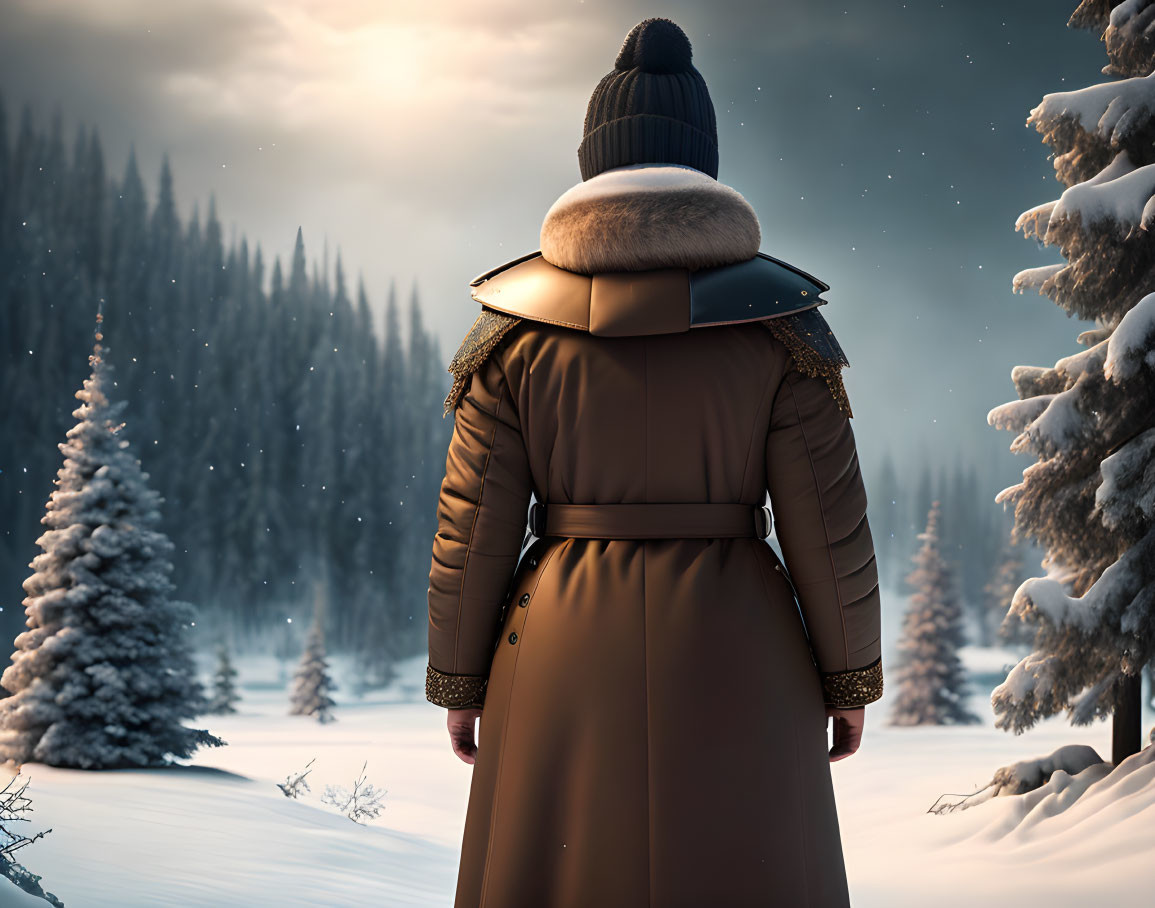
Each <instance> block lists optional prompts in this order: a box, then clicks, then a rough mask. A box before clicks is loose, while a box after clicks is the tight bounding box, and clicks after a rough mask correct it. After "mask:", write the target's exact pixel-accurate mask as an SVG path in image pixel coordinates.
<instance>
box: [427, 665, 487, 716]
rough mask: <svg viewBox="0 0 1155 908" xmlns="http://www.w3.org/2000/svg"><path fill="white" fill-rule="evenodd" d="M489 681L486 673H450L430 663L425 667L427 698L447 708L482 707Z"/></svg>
mask: <svg viewBox="0 0 1155 908" xmlns="http://www.w3.org/2000/svg"><path fill="white" fill-rule="evenodd" d="M488 682H489V679H488V678H487V677H485V676H484V675H450V674H447V673H445V672H439V671H438V670H437V669H435V668H434V667H433V666H432V665H429V666H426V668H425V699H426V700H428V701H429V702H430V703H435V704H437V705H438V706H444V707H446V708H447V709H467V708H470V707H474V708H478V709H480V708H481V706H482V704H483V703H484V702H485V686H486V684H487V683H488Z"/></svg>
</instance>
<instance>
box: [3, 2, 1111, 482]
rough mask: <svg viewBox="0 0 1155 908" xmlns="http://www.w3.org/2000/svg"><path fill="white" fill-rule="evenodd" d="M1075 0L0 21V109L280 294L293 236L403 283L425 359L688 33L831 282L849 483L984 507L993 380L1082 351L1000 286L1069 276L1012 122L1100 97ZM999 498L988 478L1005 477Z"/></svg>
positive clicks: (167, 12)
mask: <svg viewBox="0 0 1155 908" xmlns="http://www.w3.org/2000/svg"><path fill="white" fill-rule="evenodd" d="M1076 5H1077V3H1076V0H1067V2H1053V0H1052V2H1044V0H1016V2H1014V3H1007V2H989V0H942V2H939V0H934V2H923V0H906V2H900V0H857V2H854V3H851V2H849V0H843V2H839V3H834V2H828V0H808V2H806V3H797V2H794V3H784V2H775V0H711V2H710V3H708V4H707V3H704V2H701V0H699V2H688V0H671V2H665V3H653V2H640V0H612V2H611V0H566V2H554V0H517V2H513V0H484V2H477V0H452V2H440V0H424V2H389V0H376V2H368V0H195V2H194V0H166V2H164V3H159V4H158V3H155V2H149V0H101V2H99V3H94V2H91V0H0V93H2V94H3V97H4V99H5V101H6V103H7V105H8V107H9V110H10V111H11V118H12V120H13V121H15V119H16V116H15V115H16V112H17V111H18V110H19V108H20V107H22V106H23V105H24V104H25V103H27V104H29V105H31V107H32V110H33V113H34V117H35V118H36V120H37V122H41V123H43V122H46V121H47V120H48V118H49V117H50V116H51V114H52V112H53V111H59V112H60V113H61V115H62V117H63V122H64V126H65V131H66V132H65V135H66V138H70V137H71V136H73V135H74V134H75V130H76V128H77V127H78V126H79V125H80V124H86V125H88V126H89V127H95V128H96V129H98V130H99V133H100V137H101V140H102V143H103V145H104V149H105V156H106V157H105V159H106V163H107V166H108V167H109V169H110V171H111V172H112V173H113V174H115V175H116V176H118V177H119V175H120V173H121V172H122V170H123V165H124V162H125V160H126V159H127V154H128V149H129V147H130V145H131V146H132V147H133V148H135V151H136V154H137V158H138V161H139V163H140V166H141V170H142V173H143V175H144V177H145V180H146V185H147V186H148V188H149V193H150V199H151V198H155V191H156V186H157V182H158V181H157V177H158V174H159V170H160V162H161V159H162V156H163V155H164V154H166V153H167V154H168V155H169V158H170V160H171V162H172V167H173V171H174V176H175V185H176V193H177V201H178V209H179V211H180V213H181V215H182V216H183V217H185V218H187V217H188V216H189V214H190V213H191V212H192V210H193V208H194V206H196V207H198V208H199V211H200V213H201V216H202V218H203V215H204V213H205V211H206V209H207V203H208V198H209V196H210V194H213V195H215V197H216V202H217V209H218V213H219V216H220V218H221V220H222V222H223V224H224V226H225V230H226V237H230V236H238V237H239V236H240V235H244V236H246V237H247V238H248V240H249V243H250V246H252V245H253V244H255V243H259V244H260V246H261V248H262V250H263V252H264V255H265V260H266V264H267V265H268V268H269V270H270V271H271V265H272V259H273V257H274V256H279V257H280V258H281V260H282V262H285V261H286V260H287V258H288V256H289V255H290V253H291V251H292V244H293V240H294V237H295V235H296V231H297V228H298V227H300V228H301V229H302V232H303V237H304V241H305V245H306V253H307V255H308V256H309V258H310V260H311V261H321V259H322V255H323V251H324V249H325V248H326V247H327V248H328V250H329V256H330V261H332V260H333V259H334V258H335V256H336V254H337V253H338V251H339V252H340V255H341V257H342V260H343V263H344V266H345V271H346V276H347V277H348V278H350V279H351V280H353V281H355V280H356V279H357V278H358V276H362V277H363V278H364V281H365V284H366V287H367V290H368V293H369V296H370V300H371V302H372V304H373V305H374V307H375V309H376V310H377V312H378V313H380V311H381V310H382V309H383V307H384V303H385V299H386V295H387V292H388V288H389V286H390V283H391V282H395V284H396V287H397V288H398V292H399V294H400V298H401V300H402V302H404V301H405V300H406V299H407V298H408V295H409V293H410V292H411V288H412V287H413V286H414V284H416V285H417V286H418V287H419V291H420V298H421V300H422V303H423V305H424V307H425V311H426V314H427V317H428V318H429V319H430V320H431V321H432V323H433V327H434V328H435V330H436V332H437V335H438V337H439V339H440V342H441V350H442V354H443V358H444V359H445V360H446V362H448V359H449V357H450V356H451V355H452V353H453V351H454V350H455V349H456V348H457V345H458V343H459V342H460V340H461V338H462V336H463V335H464V334H465V332H466V331H467V330H468V328H469V326H470V325H471V324H472V322H473V319H474V318H475V316H476V314H477V311H478V310H477V304H476V303H474V302H473V301H472V300H471V299H470V297H469V291H468V287H467V285H468V282H469V280H470V279H471V278H472V277H474V275H476V274H478V273H480V272H482V271H485V270H487V269H489V268H491V267H494V266H495V265H498V264H500V263H502V262H504V261H507V260H510V259H513V258H515V257H517V256H520V255H522V254H524V253H526V252H531V251H533V250H535V249H537V248H538V238H539V231H540V228H541V221H542V218H543V216H544V214H545V212H546V210H547V209H548V208H549V206H550V205H551V204H552V203H553V201H554V199H556V198H557V197H558V196H559V195H560V194H561V193H562V192H564V191H565V190H566V189H568V188H569V187H570V186H572V185H573V184H575V183H577V182H580V180H581V176H580V173H579V171H578V164H577V155H576V150H577V146H578V143H579V142H580V140H581V131H582V121H583V117H584V115H585V108H586V104H587V102H588V99H589V95H590V92H591V91H592V89H593V88H594V86H595V85H596V84H597V82H598V80H599V79H600V78H601V76H602V75H604V74H605V73H606V72H608V71H609V70H610V69H611V68H612V66H613V61H614V58H615V56H616V54H617V51H618V48H619V47H620V45H621V42H622V39H623V38H624V37H625V35H626V33H627V32H628V31H629V29H630V28H631V27H632V26H633V25H634V24H635V23H636V22H637V21H639V20H640V19H643V18H645V17H647V16H658V15H660V16H667V17H669V18H671V19H673V20H674V21H675V22H677V23H678V24H679V25H680V26H681V27H682V28H683V29H684V30H685V31H686V33H687V34H688V36H689V38H690V41H691V44H692V46H693V50H694V63H695V65H696V67H697V68H698V70H699V71H700V72H701V73H702V75H703V77H704V78H705V81H706V84H707V86H708V87H709V90H710V94H711V97H712V99H713V103H714V107H715V110H716V112H717V117H718V136H719V148H720V161H721V163H720V168H719V175H718V178H719V180H720V181H721V182H723V183H727V184H729V185H730V186H733V187H734V188H735V189H737V190H738V191H739V192H741V193H742V194H743V195H744V196H745V197H746V199H747V200H748V201H749V202H750V203H751V204H752V205H753V206H754V209H755V211H756V212H757V213H758V216H759V219H760V222H761V226H762V250H763V251H765V252H768V253H770V254H772V255H774V256H777V257H779V258H783V259H785V260H787V261H789V262H792V263H793V264H795V265H797V266H799V267H801V268H803V269H804V270H806V271H809V272H810V273H812V274H814V275H816V276H817V277H819V278H821V279H822V280H824V281H825V282H826V283H828V284H830V285H831V290H830V291H829V292H828V293H826V294H824V296H825V298H826V299H828V300H829V305H828V306H827V307H826V308H825V309H824V310H823V311H824V314H825V315H826V317H827V320H828V321H829V322H830V324H831V326H832V328H833V329H834V331H835V333H836V335H837V336H838V338H839V340H840V341H841V343H842V346H843V347H844V348H845V350H846V352H847V354H848V356H849V359H850V362H851V366H850V368H849V369H848V370H847V372H846V384H847V388H848V390H849V393H850V397H851V401H852V404H853V407H854V412H855V418H854V420H853V426H854V430H855V435H856V438H857V439H858V443H859V449H860V456H861V460H862V464H863V468H864V470H866V471H867V474H868V476H869V475H870V473H871V472H872V471H873V470H874V469H876V468H877V467H878V465H879V464H880V462H881V459H882V457H883V456H885V455H886V454H887V453H889V454H890V455H891V456H893V457H894V458H895V459H896V461H897V462H898V464H899V467H900V471H905V470H910V469H917V468H919V467H920V466H921V464H922V463H923V462H925V461H926V460H927V459H928V458H929V459H930V460H931V461H932V462H933V463H936V464H943V465H950V464H953V463H954V462H956V460H962V461H969V462H973V463H976V464H977V465H978V466H979V468H980V469H981V470H984V471H985V477H986V479H985V482H986V484H987V485H986V486H984V490H983V491H984V494H987V493H988V492H989V493H990V495H991V496H992V497H993V494H994V493H995V492H997V491H998V489H1000V488H1002V487H1003V486H1005V485H1009V484H1011V483H1013V482H1014V481H1016V480H1017V477H1018V471H1020V470H1021V469H1023V468H1024V467H1026V466H1027V465H1028V463H1029V461H1027V460H1025V459H1023V458H1018V459H1012V458H1011V456H1010V455H1009V454H1007V453H1006V448H1007V446H1008V445H1009V443H1010V441H1011V439H1012V436H1011V435H1010V433H1003V432H997V431H996V430H995V429H993V428H990V427H989V426H987V424H986V413H987V411H988V410H990V408H991V407H993V406H996V405H998V404H1000V403H1003V402H1004V401H1006V400H1008V399H1012V398H1013V397H1014V396H1015V395H1014V390H1013V387H1012V385H1011V382H1010V370H1011V368H1012V366H1014V365H1015V364H1018V363H1029V364H1034V365H1050V364H1052V363H1053V362H1054V361H1055V360H1056V359H1058V358H1060V357H1061V356H1064V355H1067V354H1069V353H1071V352H1073V351H1075V350H1077V349H1079V348H1078V347H1077V345H1076V344H1075V341H1074V338H1075V336H1076V335H1077V334H1078V333H1079V331H1080V330H1082V329H1083V328H1084V327H1086V326H1085V325H1084V324H1082V323H1079V322H1076V321H1072V320H1070V319H1068V318H1067V317H1066V316H1065V315H1064V314H1063V313H1062V312H1061V311H1060V310H1059V309H1058V307H1056V306H1055V305H1054V304H1053V303H1051V302H1050V301H1049V300H1047V299H1046V298H1044V297H1040V296H1037V295H1035V294H1033V293H1032V294H1029V295H1025V296H1020V295H1014V294H1012V293H1011V279H1012V277H1013V275H1014V274H1015V273H1016V272H1017V271H1019V270H1021V269H1024V268H1028V267H1033V266H1036V265H1041V264H1046V263H1050V262H1057V261H1060V257H1059V254H1058V252H1057V250H1054V249H1044V248H1042V247H1040V246H1039V245H1038V244H1037V243H1036V242H1035V241H1033V240H1032V241H1028V240H1026V239H1024V238H1023V237H1022V236H1021V235H1017V234H1015V232H1014V222H1015V219H1016V217H1017V216H1018V214H1019V213H1020V212H1021V211H1024V210H1026V209H1028V208H1031V207H1034V206H1035V205H1037V204H1039V203H1042V202H1045V201H1048V200H1050V199H1054V198H1057V197H1058V195H1059V194H1060V193H1061V191H1062V186H1061V185H1060V184H1059V183H1058V182H1057V181H1056V180H1055V178H1054V174H1053V169H1052V167H1051V164H1050V162H1049V159H1048V149H1047V148H1046V147H1045V146H1044V145H1042V144H1041V142H1040V141H1039V136H1038V134H1037V133H1036V132H1035V131H1034V130H1033V129H1030V128H1027V127H1026V126H1025V121H1026V118H1027V116H1028V114H1029V112H1030V110H1031V108H1032V107H1034V106H1035V105H1036V104H1038V103H1039V101H1040V100H1041V99H1042V96H1043V95H1044V94H1046V93H1048V92H1055V91H1064V90H1069V89H1073V88H1079V87H1083V86H1085V85H1089V84H1092V83H1094V82H1099V81H1103V80H1105V79H1107V78H1108V77H1106V76H1103V75H1102V74H1101V73H1100V68H1101V67H1102V66H1103V65H1104V64H1105V63H1106V56H1105V54H1104V52H1103V47H1102V44H1101V43H1100V42H1099V40H1098V39H1097V36H1096V35H1095V34H1093V33H1091V32H1085V31H1077V30H1074V29H1068V28H1067V27H1066V20H1067V18H1068V16H1069V14H1070V13H1071V11H1072V10H1073V9H1074V7H1075V6H1076ZM1004 480H1005V481H1004Z"/></svg>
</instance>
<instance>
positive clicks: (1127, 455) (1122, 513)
mask: <svg viewBox="0 0 1155 908" xmlns="http://www.w3.org/2000/svg"><path fill="white" fill-rule="evenodd" d="M1152 464H1155V429H1148V430H1147V431H1146V432H1141V433H1140V434H1139V435H1137V436H1136V437H1135V438H1132V439H1131V440H1130V441H1128V442H1127V443H1126V444H1124V445H1121V446H1120V447H1119V448H1118V450H1116V451H1115V453H1113V454H1112V455H1110V456H1109V457H1107V458H1106V459H1104V460H1103V462H1102V463H1101V464H1100V465H1099V470H1100V472H1101V473H1102V474H1103V482H1102V483H1101V484H1100V486H1099V488H1098V489H1096V490H1095V511H1096V513H1098V514H1099V515H1100V516H1101V517H1102V518H1103V524H1104V525H1105V526H1107V527H1108V528H1110V529H1112V530H1122V531H1127V530H1130V531H1131V532H1130V533H1128V535H1132V534H1133V532H1134V530H1135V529H1137V528H1140V527H1143V526H1146V525H1148V524H1150V523H1151V522H1152V521H1153V520H1155V476H1153V475H1151V474H1152V471H1153V467H1152Z"/></svg>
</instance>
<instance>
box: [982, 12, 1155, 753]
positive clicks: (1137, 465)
mask: <svg viewBox="0 0 1155 908" xmlns="http://www.w3.org/2000/svg"><path fill="white" fill-rule="evenodd" d="M1151 13H1152V4H1151V3H1150V2H1149V0H1128V2H1125V3H1118V4H1117V3H1114V2H1104V0H1084V2H1083V3H1082V4H1080V6H1079V7H1078V9H1077V10H1076V11H1075V13H1074V14H1073V15H1072V17H1071V20H1070V22H1069V24H1070V25H1073V26H1076V27H1082V28H1089V29H1093V30H1095V31H1097V32H1099V33H1100V34H1101V35H1102V37H1103V39H1104V41H1105V43H1106V48H1107V56H1108V59H1109V63H1108V65H1107V66H1106V67H1105V68H1104V72H1105V73H1107V74H1110V75H1115V76H1121V77H1123V78H1121V79H1117V80H1114V81H1108V82H1103V83H1100V84H1097V85H1092V86H1090V87H1087V88H1082V89H1078V90H1075V91H1064V92H1057V93H1054V94H1048V95H1046V96H1045V97H1044V98H1043V100H1042V102H1041V103H1040V104H1039V105H1038V106H1037V107H1035V108H1034V109H1033V110H1032V111H1031V114H1030V117H1029V118H1028V120H1027V123H1028V124H1030V125H1033V126H1034V127H1035V128H1036V129H1037V130H1038V131H1039V132H1040V133H1041V134H1042V136H1043V142H1044V143H1046V144H1047V145H1049V146H1050V147H1051V149H1052V151H1053V159H1054V165H1055V172H1056V175H1057V177H1058V179H1059V181H1060V182H1061V183H1062V184H1063V185H1064V186H1065V187H1067V188H1066V189H1065V190H1064V192H1063V193H1062V195H1061V197H1060V198H1058V199H1057V200H1054V201H1050V202H1046V203H1044V204H1042V205H1039V206H1037V207H1035V208H1032V209H1030V210H1029V211H1026V212H1024V213H1023V214H1022V215H1020V216H1019V219H1018V221H1017V224H1016V227H1017V228H1018V229H1019V230H1021V231H1022V232H1023V233H1024V234H1025V235H1026V236H1028V237H1034V238H1037V239H1038V240H1040V241H1042V242H1043V243H1045V244H1047V245H1052V246H1057V247H1058V249H1059V251H1060V252H1061V253H1062V255H1063V257H1064V258H1065V259H1066V261H1064V262H1061V263H1059V264H1055V265H1046V266H1043V267H1041V268H1031V269H1028V270H1026V271H1023V272H1020V273H1019V274H1018V275H1016V276H1015V279H1014V288H1015V289H1016V290H1019V291H1023V290H1026V289H1028V288H1034V289H1037V290H1038V291H1039V292H1040V293H1042V294H1045V295H1046V296H1048V297H1050V298H1051V299H1052V300H1053V301H1054V302H1055V303H1057V304H1058V305H1059V306H1061V307H1062V308H1063V309H1064V310H1065V311H1066V312H1067V313H1068V314H1070V315H1077V316H1079V317H1080V318H1084V319H1093V320H1094V322H1095V327H1094V328H1092V329H1090V330H1087V331H1084V332H1083V333H1082V334H1080V335H1079V337H1078V341H1079V343H1081V344H1083V345H1084V346H1085V347H1086V348H1087V349H1085V350H1083V351H1081V352H1078V353H1074V354H1072V355H1070V356H1067V357H1064V358H1063V359H1060V360H1059V361H1058V362H1057V363H1056V364H1055V365H1054V366H1052V367H1050V368H1040V367H1031V366H1017V367H1015V369H1014V370H1013V371H1012V373H1011V378H1012V380H1013V382H1014V384H1015V389H1016V391H1017V392H1018V394H1019V398H1020V399H1019V400H1017V401H1013V402H1011V403H1009V404H1004V405H1003V406H1001V407H997V408H995V409H994V410H992V411H991V413H990V414H989V416H988V422H989V423H990V424H991V425H993V426H996V427H998V428H1004V429H1010V430H1012V431H1014V432H1016V433H1017V437H1016V438H1015V440H1014V442H1013V443H1012V445H1011V450H1012V451H1016V452H1020V451H1021V452H1027V453H1029V454H1031V455H1033V456H1034V457H1035V459H1036V463H1034V464H1032V465H1031V466H1030V467H1028V468H1027V469H1026V470H1024V472H1023V479H1022V482H1020V483H1019V484H1017V485H1015V486H1012V487H1010V488H1008V489H1006V490H1004V491H1003V492H1001V493H1000V494H999V496H998V499H997V500H998V501H1009V502H1012V503H1013V504H1014V510H1015V522H1016V526H1017V527H1018V529H1019V530H1020V531H1021V533H1022V534H1023V535H1025V536H1027V537H1030V538H1033V539H1035V540H1037V541H1038V542H1039V543H1040V545H1041V546H1042V547H1044V548H1045V549H1046V556H1045V558H1044V560H1043V567H1044V568H1045V569H1046V572H1047V573H1046V576H1045V577H1036V578H1032V579H1029V580H1027V581H1026V582H1025V583H1023V584H1022V585H1021V586H1020V587H1019V589H1018V592H1017V593H1016V595H1015V597H1014V600H1013V602H1012V603H1011V609H1010V610H1011V613H1012V614H1015V615H1017V616H1019V617H1021V618H1022V619H1023V620H1024V621H1027V622H1029V623H1030V624H1031V625H1032V626H1033V627H1034V628H1035V640H1034V649H1033V652H1031V653H1030V654H1029V655H1028V656H1026V657H1024V658H1023V659H1022V661H1020V662H1019V663H1018V665H1016V666H1015V667H1014V669H1013V670H1012V671H1011V672H1010V674H1009V675H1008V677H1007V679H1006V681H1005V682H1004V683H1003V684H1002V685H1001V686H1000V687H998V688H997V689H996V690H995V691H994V693H993V696H992V704H993V706H994V709H995V712H996V713H997V714H998V721H997V724H998V725H999V727H1000V728H1009V729H1012V730H1013V731H1014V732H1016V733H1019V732H1022V731H1024V730H1025V729H1027V728H1030V727H1031V726H1032V725H1034V724H1035V722H1037V721H1038V720H1039V719H1040V718H1042V717H1044V716H1049V715H1053V714H1055V713H1057V712H1059V711H1061V710H1064V709H1065V710H1067V715H1068V717H1069V719H1070V721H1071V722H1072V723H1073V724H1075V725H1085V724H1089V723H1090V722H1092V721H1093V720H1095V719H1096V718H1106V717H1107V716H1111V715H1113V716H1114V724H1113V729H1112V733H1113V735H1112V760H1113V761H1114V762H1116V763H1118V762H1119V761H1120V760H1122V759H1124V758H1125V757H1127V756H1128V755H1130V754H1132V753H1135V752H1136V751H1137V750H1138V749H1139V748H1140V746H1141V741H1140V702H1139V700H1140V672H1141V670H1142V668H1143V666H1144V664H1146V663H1147V662H1149V661H1150V660H1151V658H1152V657H1153V656H1155V294H1152V293H1151V292H1150V290H1151V288H1152V286H1153V281H1155V233H1152V231H1151V229H1150V226H1151V222H1152V220H1153V219H1155V143H1152V141H1151V136H1152V134H1153V133H1155V81H1153V80H1152V78H1150V76H1151V73H1152V70H1155V44H1153V43H1152V41H1151V40H1150V39H1149V38H1148V23H1149V22H1150V20H1151Z"/></svg>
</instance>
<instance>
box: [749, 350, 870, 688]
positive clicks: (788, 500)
mask: <svg viewBox="0 0 1155 908" xmlns="http://www.w3.org/2000/svg"><path fill="white" fill-rule="evenodd" d="M836 397H837V396H836V395H835V394H832V393H831V388H830V386H829V384H828V382H827V381H825V380H824V379H823V377H822V376H821V375H818V374H809V375H808V374H804V373H803V372H802V371H800V370H799V368H798V366H797V364H796V361H795V359H794V357H793V355H791V356H790V358H789V359H788V360H787V369H786V372H785V374H784V376H783V378H782V381H781V383H780V385H779V387H778V390H777V392H776V394H775V398H774V402H773V409H772V411H771V415H770V428H769V431H768V433H767V438H766V484H767V488H768V489H769V492H770V506H771V510H772V511H773V512H774V520H775V524H776V525H777V536H778V541H779V544H780V545H781V548H782V555H783V558H784V560H785V562H786V569H787V571H788V573H789V575H790V579H791V581H792V583H793V585H794V588H795V591H796V593H797V596H798V602H799V608H800V610H801V612H802V617H803V620H804V622H805V624H806V629H807V633H808V635H809V637H810V644H811V649H812V651H813V653H814V659H815V664H816V665H817V668H818V671H819V673H820V676H821V679H822V689H823V695H824V699H825V702H826V703H827V704H829V705H831V706H838V707H855V706H865V705H866V704H867V703H870V702H873V701H874V700H877V699H879V698H880V697H881V696H882V659H881V648H880V647H881V613H880V600H879V588H878V568H877V563H876V561H875V554H874V544H873V541H872V539H871V535H870V526H869V524H868V523H867V519H866V491H865V489H864V487H863V482H862V474H861V471H860V469H859V463H858V453H857V450H856V448H855V443H854V434H853V432H852V431H851V428H850V416H849V407H848V406H842V405H840V403H839V401H838V400H837V399H836Z"/></svg>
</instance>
